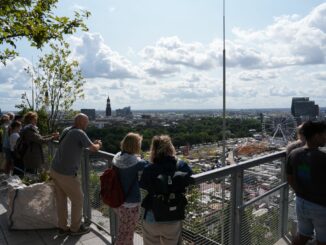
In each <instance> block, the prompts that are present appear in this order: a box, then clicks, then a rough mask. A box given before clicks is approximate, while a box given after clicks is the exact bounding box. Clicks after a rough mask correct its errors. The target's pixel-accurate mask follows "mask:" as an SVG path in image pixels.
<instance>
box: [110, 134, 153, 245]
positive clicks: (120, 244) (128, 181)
mask: <svg viewBox="0 0 326 245" xmlns="http://www.w3.org/2000/svg"><path fill="white" fill-rule="evenodd" d="M142 139H143V138H142V137H141V136H140V135H139V134H135V133H128V134H127V135H126V136H125V137H124V139H123V140H122V141H121V145H120V148H121V152H118V153H117V154H116V155H115V156H114V158H113V161H112V163H113V165H114V166H116V167H117V168H118V169H119V177H120V181H121V185H122V188H123V191H124V194H125V199H126V200H125V202H124V203H123V204H122V205H121V206H120V207H119V208H117V209H115V211H116V213H117V215H118V236H117V240H116V243H115V244H116V245H129V244H130V245H131V244H133V236H134V230H135V228H136V224H137V220H138V216H139V206H140V200H141V199H140V191H139V185H138V172H139V171H141V170H143V169H144V167H145V165H146V163H147V162H146V161H143V160H141V159H140V158H139V157H138V156H137V155H139V154H140V150H141V142H142Z"/></svg>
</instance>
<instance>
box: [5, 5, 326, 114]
mask: <svg viewBox="0 0 326 245" xmlns="http://www.w3.org/2000/svg"><path fill="white" fill-rule="evenodd" d="M250 4H251V5H249V4H248V3H238V2H237V1H235V0H230V1H226V92H227V93H226V96H227V97H226V106H227V109H228V108H233V109H249V108H257V109H259V108H290V106H291V99H292V97H310V99H311V100H314V101H315V102H316V104H318V105H319V106H320V107H325V106H326V96H325V94H326V85H325V79H326V72H325V70H326V69H325V68H326V66H325V57H326V17H325V16H326V3H323V1H300V2H298V1H294V0H291V1H285V2H282V1H280V0H277V1H271V0H270V1H264V3H262V2H260V1H258V0H254V1H251V2H250ZM76 9H87V10H89V11H91V13H92V16H91V17H90V19H89V20H87V21H86V23H87V25H88V26H89V29H90V31H89V32H88V33H77V34H75V35H74V36H71V37H69V38H68V39H67V40H68V41H69V43H70V44H71V48H72V51H73V52H72V58H75V59H77V60H78V61H79V62H80V67H81V69H82V72H83V75H84V76H85V79H86V84H85V87H84V90H85V99H84V100H78V101H77V103H76V104H75V106H74V109H81V108H95V109H97V110H104V109H105V106H106V99H107V96H108V95H109V96H110V99H111V105H112V108H123V107H125V106H129V105H131V107H132V109H135V110H142V109H144V110H146V109H147V110H150V109H176V110H177V109H221V108H222V1H205V2H195V1H191V2H189V1H185V0H182V1H178V2H177V3H175V2H174V1H172V0H168V1H155V3H154V2H151V1H146V0H141V1H138V2H137V3H136V2H133V1H127V0H126V1H104V0H101V1H97V2H96V3H89V2H88V1H86V0H75V1H68V0H63V1H60V3H59V5H58V13H59V14H64V15H69V14H71V13H72V12H73V10H76ZM18 45H19V46H18V47H19V48H18V51H19V52H20V54H21V56H20V57H18V58H17V59H15V60H14V61H12V62H8V65H7V66H6V67H3V66H2V65H1V66H0V105H1V106H0V108H1V109H2V110H3V111H7V110H15V107H14V106H15V105H16V104H19V103H20V95H21V94H22V93H23V92H24V91H27V92H29V91H30V90H31V88H30V87H31V82H30V81H29V79H28V76H27V74H26V73H25V71H24V67H26V65H28V64H31V63H34V64H35V63H36V61H37V57H38V55H40V54H42V53H44V52H46V50H47V49H46V48H45V49H43V51H37V50H35V49H31V48H30V47H28V45H27V43H26V42H25V41H22V42H19V43H18Z"/></svg>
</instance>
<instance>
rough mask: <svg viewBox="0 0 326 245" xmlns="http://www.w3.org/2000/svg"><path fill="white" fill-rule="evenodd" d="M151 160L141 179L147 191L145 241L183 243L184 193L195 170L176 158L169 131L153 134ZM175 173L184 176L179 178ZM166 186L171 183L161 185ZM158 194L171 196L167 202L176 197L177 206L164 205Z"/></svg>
mask: <svg viewBox="0 0 326 245" xmlns="http://www.w3.org/2000/svg"><path fill="white" fill-rule="evenodd" d="M150 161H151V163H152V164H149V165H148V166H146V167H145V169H144V171H143V174H142V176H141V180H140V187H141V188H142V189H145V190H146V191H147V192H148V194H147V195H146V197H145V198H144V200H143V202H142V207H144V208H145V214H144V220H143V239H144V245H151V244H164V245H176V244H180V243H181V242H182V237H181V230H182V219H183V218H184V208H185V205H186V199H185V197H184V193H185V191H186V190H185V187H186V186H187V185H188V184H189V180H190V178H189V177H190V175H191V174H192V171H191V169H190V167H189V166H188V165H187V164H186V163H185V162H184V161H181V160H178V159H177V158H176V151H175V148H174V146H173V144H172V141H171V138H170V137H169V136H168V135H161V136H154V137H153V139H152V144H151V149H150ZM177 173H178V175H177ZM175 176H184V177H181V179H176V177H175ZM166 186H168V187H167V188H161V187H166ZM158 189H159V190H158ZM158 191H159V192H158ZM160 191H162V192H160ZM163 196H164V197H163ZM157 197H159V198H162V197H163V198H166V200H167V199H168V203H173V202H174V201H175V205H176V206H173V207H167V206H165V205H164V204H163V205H162V206H161V205H160V204H161V203H160V202H157V200H158V199H157ZM172 199H173V200H172ZM177 199H178V201H177ZM179 200H180V201H179ZM170 201H171V202H170ZM173 205H174V204H173ZM161 207H162V208H161ZM179 207H180V209H179ZM170 211H171V212H170Z"/></svg>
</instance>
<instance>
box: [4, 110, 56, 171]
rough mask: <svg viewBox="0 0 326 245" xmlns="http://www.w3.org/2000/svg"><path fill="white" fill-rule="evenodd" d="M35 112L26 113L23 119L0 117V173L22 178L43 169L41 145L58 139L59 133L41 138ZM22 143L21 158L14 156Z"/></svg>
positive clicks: (6, 115)
mask: <svg viewBox="0 0 326 245" xmlns="http://www.w3.org/2000/svg"><path fill="white" fill-rule="evenodd" d="M37 121H38V115H37V113H36V112H32V111H30V112H27V113H26V114H25V115H24V116H23V117H19V118H16V117H15V114H14V113H11V112H9V113H7V114H4V115H2V116H1V119H0V125H1V127H0V129H1V131H0V132H1V137H0V138H1V145H2V147H0V148H1V152H2V154H1V155H2V156H1V160H2V161H1V163H2V165H3V166H0V168H1V171H3V172H5V173H6V174H17V175H19V176H23V175H24V174H26V173H31V174H37V173H38V172H39V171H40V170H41V169H42V168H44V164H45V160H44V154H43V147H42V145H43V144H45V143H47V142H49V141H51V140H55V139H58V138H59V133H58V132H55V133H53V134H51V135H46V136H42V135H41V134H40V132H39V129H38V127H37ZM20 138H21V139H20ZM19 139H20V140H23V142H24V146H25V149H24V155H23V156H22V158H19V157H17V155H16V154H15V147H16V145H17V143H18V141H19Z"/></svg>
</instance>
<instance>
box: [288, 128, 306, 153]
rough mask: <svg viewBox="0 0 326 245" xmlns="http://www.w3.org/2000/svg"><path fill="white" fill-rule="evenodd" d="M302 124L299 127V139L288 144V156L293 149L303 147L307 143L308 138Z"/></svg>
mask: <svg viewBox="0 0 326 245" xmlns="http://www.w3.org/2000/svg"><path fill="white" fill-rule="evenodd" d="M302 126H303V124H300V125H299V126H298V127H297V140H296V141H294V142H292V143H290V144H289V145H287V146H286V156H289V154H290V153H291V151H293V150H294V149H296V148H299V147H302V146H304V145H305V144H306V139H305V138H304V136H303V132H302Z"/></svg>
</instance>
